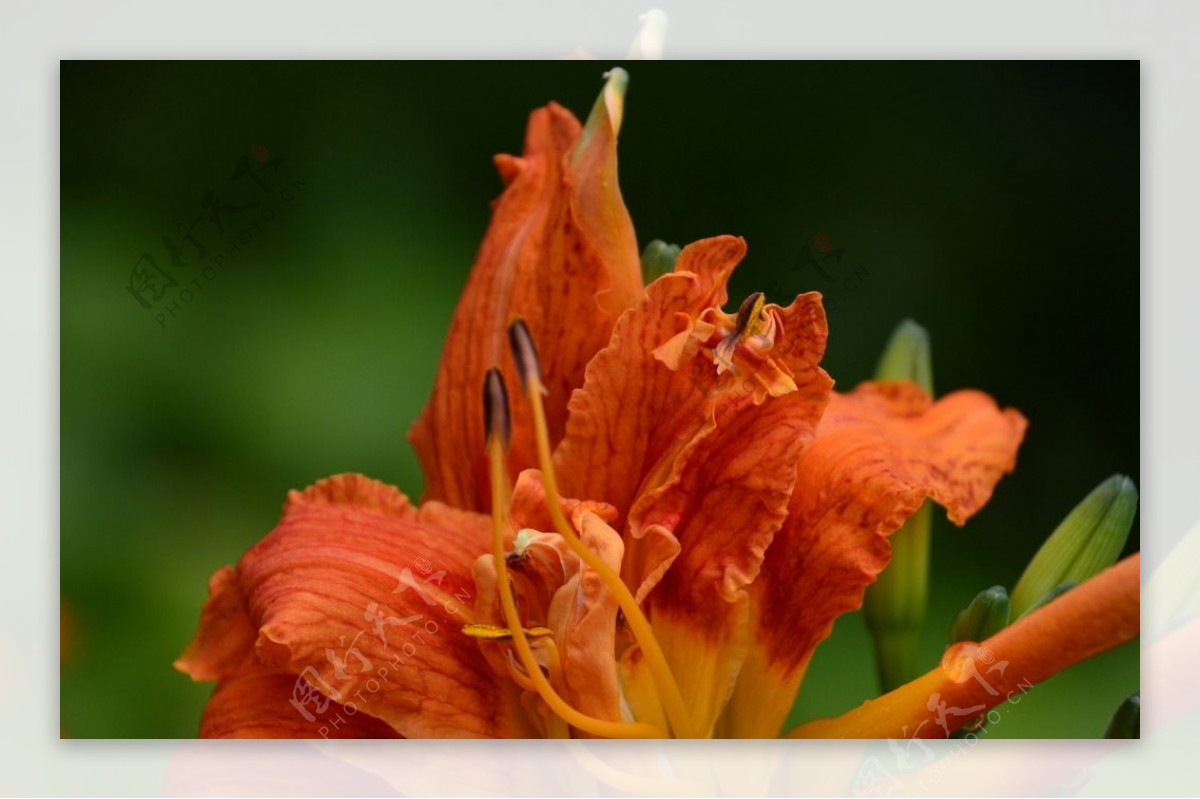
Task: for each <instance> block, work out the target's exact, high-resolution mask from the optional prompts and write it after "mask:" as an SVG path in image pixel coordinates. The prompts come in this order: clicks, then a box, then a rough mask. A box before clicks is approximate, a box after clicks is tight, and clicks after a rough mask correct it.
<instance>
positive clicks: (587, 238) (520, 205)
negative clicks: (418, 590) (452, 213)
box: [409, 89, 642, 510]
mask: <svg viewBox="0 0 1200 799" xmlns="http://www.w3.org/2000/svg"><path fill="white" fill-rule="evenodd" d="M608 94H609V90H608V89H606V92H605V94H604V95H602V98H601V100H602V102H601V103H599V104H598V107H599V109H600V110H599V111H598V112H597V113H594V114H593V117H592V118H591V119H589V124H588V129H587V133H588V135H587V140H586V141H585V142H582V143H581V136H582V135H583V129H582V128H581V127H580V125H579V122H578V121H577V120H576V119H575V117H574V116H572V115H571V113H570V112H569V111H567V110H566V109H564V108H562V107H561V106H558V105H556V104H554V103H551V104H550V105H548V106H546V107H545V108H541V109H538V110H537V111H535V112H534V113H533V114H532V115H531V117H530V119H529V127H528V130H527V132H526V138H525V152H524V154H523V155H522V156H521V157H520V158H514V157H511V156H499V157H497V161H496V163H497V166H498V168H499V169H500V172H501V175H502V177H503V178H504V179H505V181H506V183H507V184H508V185H507V187H506V188H505V190H504V193H503V194H502V195H501V196H500V198H499V200H498V201H497V202H496V203H495V206H494V208H493V212H492V221H491V224H490V225H489V227H488V231H487V235H486V237H485V238H484V241H483V244H482V246H481V247H480V249H479V253H478V255H477V256H476V259H475V264H474V266H473V267H472V269H471V276H470V278H469V280H468V281H467V286H466V288H465V290H464V291H463V294H462V297H461V298H460V300H459V303H458V307H457V309H456V310H455V312H454V319H453V322H452V323H451V326H450V332H449V334H448V336H447V339H446V345H445V348H444V349H443V351H442V357H441V362H440V366H439V368H438V373H437V378H436V381H435V383H434V389H433V394H432V396H431V397H430V399H429V403H428V404H427V405H426V407H425V410H424V412H423V413H422V415H421V417H420V419H419V420H418V421H417V423H416V424H415V425H414V426H413V428H412V430H411V431H410V433H409V438H410V440H411V441H412V444H413V446H414V447H415V449H416V451H417V455H418V457H419V458H420V461H421V465H422V468H423V469H424V471H425V475H426V488H425V499H427V500H430V499H432V500H440V501H443V502H446V503H448V504H450V505H453V506H455V507H460V508H466V509H472V510H485V509H486V508H488V507H489V502H490V497H489V492H490V488H489V482H488V467H487V458H486V457H485V453H484V447H483V441H484V430H483V416H482V409H481V401H480V397H479V391H480V386H482V385H483V377H484V373H485V372H486V371H487V369H489V368H490V367H492V366H500V367H501V368H502V370H503V373H504V377H505V379H506V381H507V382H508V384H509V385H510V386H516V385H517V384H518V382H517V374H516V371H515V368H514V365H513V363H512V359H511V357H509V356H508V355H507V352H508V343H507V327H508V323H509V319H510V317H511V316H513V315H514V314H517V315H520V316H523V317H524V318H525V321H526V323H527V324H528V325H529V330H530V332H531V333H532V334H533V336H534V339H535V340H536V342H537V343H538V346H539V351H540V356H541V361H542V371H543V380H544V382H545V384H546V386H547V387H548V388H549V390H550V394H549V396H548V397H547V398H546V417H547V422H548V424H549V428H550V435H551V438H552V439H553V440H554V441H557V440H558V439H560V438H561V437H562V435H563V430H564V427H565V425H566V415H567V411H566V408H567V400H568V398H569V397H570V395H571V392H572V391H573V390H574V389H576V388H578V387H579V386H580V385H582V384H583V376H584V367H585V366H586V365H587V362H588V360H590V359H591V357H592V355H594V354H595V353H596V352H597V351H598V350H599V349H600V348H601V347H603V346H604V345H605V344H606V343H607V342H608V337H609V334H610V332H611V331H612V328H613V324H614V323H615V322H616V319H617V317H618V316H619V315H620V313H621V312H622V311H623V310H624V309H625V308H627V307H629V306H630V305H632V304H633V303H634V302H636V301H637V299H638V298H639V297H640V296H641V291H642V282H641V268H640V264H639V256H638V250H637V241H636V238H635V236H634V233H633V225H632V222H631V221H630V219H629V214H628V212H627V211H626V210H625V205H624V203H623V201H622V199H621V193H620V189H619V188H618V185H617V177H616V138H617V129H618V126H619V119H614V118H613V116H612V114H611V113H610V105H611V103H609V102H608V100H609V99H611V98H607V95H608ZM513 410H514V417H513V440H512V446H511V449H510V454H509V468H510V471H511V472H512V473H513V474H515V473H517V472H519V471H521V470H522V469H525V468H527V467H529V466H533V465H536V455H535V449H534V440H533V432H532V426H531V421H530V415H529V409H528V407H527V406H526V405H525V404H524V403H516V404H515V406H514V408H513Z"/></svg>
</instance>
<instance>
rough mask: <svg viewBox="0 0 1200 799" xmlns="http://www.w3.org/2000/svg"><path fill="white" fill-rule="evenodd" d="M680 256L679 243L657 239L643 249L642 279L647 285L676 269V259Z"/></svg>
mask: <svg viewBox="0 0 1200 799" xmlns="http://www.w3.org/2000/svg"><path fill="white" fill-rule="evenodd" d="M678 257H679V245H678V244H667V243H666V242H665V241H661V240H659V239H655V240H654V241H652V242H650V243H649V244H647V245H646V249H644V250H642V280H643V281H645V283H646V284H647V285H649V284H650V283H653V282H654V281H655V279H657V278H658V277H660V276H662V275H665V274H667V273H668V272H673V271H675V259H676V258H678Z"/></svg>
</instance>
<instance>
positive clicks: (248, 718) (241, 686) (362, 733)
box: [200, 672, 401, 739]
mask: <svg viewBox="0 0 1200 799" xmlns="http://www.w3.org/2000/svg"><path fill="white" fill-rule="evenodd" d="M307 686H308V684H307V683H306V682H304V678H303V677H296V676H294V675H291V674H272V673H269V672H250V673H246V674H240V675H238V676H235V677H230V678H229V679H227V680H225V681H223V682H222V683H221V684H220V685H218V686H217V690H216V691H214V692H213V695H212V698H211V699H210V700H209V701H208V705H207V706H205V708H204V717H203V718H202V719H201V721H200V737H201V738H327V739H334V738H400V737H401V736H400V735H399V734H397V733H396V731H395V730H393V729H392V728H391V727H389V726H388V725H387V724H385V723H383V722H382V721H380V720H379V719H377V718H373V717H371V716H369V715H367V714H366V713H365V712H362V711H361V710H359V708H358V707H356V706H355V705H354V704H353V703H351V704H347V705H341V704H338V703H336V702H333V701H331V700H321V701H320V702H319V703H317V704H312V703H309V702H308V701H305V702H303V703H301V704H300V708H297V707H296V706H295V705H293V704H292V702H293V701H294V700H297V697H305V696H306V695H307V694H308V693H309V689H308V687H307ZM322 703H323V704H322ZM301 708H303V710H301ZM318 708H321V709H322V711H323V712H321V713H320V714H319V715H318V714H316V713H315V712H314V711H316V710H317V709H318Z"/></svg>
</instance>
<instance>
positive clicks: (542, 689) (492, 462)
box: [484, 368, 666, 738]
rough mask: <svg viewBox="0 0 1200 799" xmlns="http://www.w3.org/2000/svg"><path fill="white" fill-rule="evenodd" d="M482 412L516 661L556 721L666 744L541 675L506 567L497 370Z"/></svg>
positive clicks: (500, 580) (500, 582)
mask: <svg viewBox="0 0 1200 799" xmlns="http://www.w3.org/2000/svg"><path fill="white" fill-rule="evenodd" d="M484 397H485V399H484V408H485V413H486V420H485V424H486V425H487V451H488V461H489V466H490V473H491V481H492V559H493V561H494V563H495V568H496V587H497V591H498V592H499V594H500V607H501V609H502V611H503V613H504V621H505V624H507V625H508V631H509V632H510V633H511V635H512V644H513V648H514V649H515V650H516V653H517V659H518V660H519V661H520V663H521V667H522V668H523V669H524V670H525V675H526V676H527V677H528V678H529V681H530V683H531V684H532V686H533V688H534V689H535V690H536V691H537V694H538V696H540V697H541V699H542V701H543V702H545V703H546V706H547V707H549V708H550V710H551V711H553V712H554V713H555V714H556V715H557V716H558V717H560V718H561V719H562V720H563V721H565V722H566V723H567V724H569V725H571V726H572V727H574V728H576V729H578V730H580V731H582V732H585V733H588V734H589V735H596V736H600V737H602V738H664V737H666V735H665V733H664V731H663V730H662V729H660V728H659V727H657V726H655V725H653V724H643V723H636V722H635V723H626V722H620V721H608V720H606V719H598V718H595V717H594V716H589V715H587V714H585V713H582V712H580V711H579V710H577V709H576V708H574V707H572V706H571V705H570V704H569V703H568V702H567V701H566V700H565V699H563V698H562V697H561V696H559V694H558V692H557V691H555V690H554V686H552V685H551V684H550V681H549V680H547V679H546V675H544V674H543V673H542V667H541V666H540V665H539V664H538V662H537V658H536V657H535V656H534V654H533V649H532V647H530V645H529V636H528V634H527V633H526V631H525V628H524V627H523V626H522V625H521V618H520V614H519V613H518V612H517V604H516V600H515V599H514V598H513V594H512V589H511V584H510V582H509V575H508V562H507V557H506V555H505V552H504V531H505V528H506V521H505V508H506V506H507V502H506V501H505V497H507V495H508V491H509V487H508V478H507V475H506V469H505V463H504V451H505V438H506V431H507V430H508V429H509V423H508V420H509V419H510V418H511V417H510V415H509V411H508V390H507V389H506V388H505V387H504V379H503V378H502V377H501V376H500V372H499V370H498V369H495V368H492V369H490V370H488V373H487V377H486V378H485V383H484Z"/></svg>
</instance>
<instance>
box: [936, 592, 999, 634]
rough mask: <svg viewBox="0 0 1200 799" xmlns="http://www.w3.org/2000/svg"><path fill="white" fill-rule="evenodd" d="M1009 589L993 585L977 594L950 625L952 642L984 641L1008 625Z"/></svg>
mask: <svg viewBox="0 0 1200 799" xmlns="http://www.w3.org/2000/svg"><path fill="white" fill-rule="evenodd" d="M1008 618H1009V604H1008V591H1007V590H1005V588H1004V586H1002V585H993V586H992V587H991V588H985V589H984V590H982V591H980V592H979V593H978V594H976V595H975V598H974V599H972V600H971V604H969V605H967V606H966V607H965V608H963V609H962V610H960V611H959V612H958V615H957V616H955V617H954V623H953V624H951V625H950V643H952V644H956V643H958V642H959V641H982V640H984V639H986V638H991V637H992V636H993V635H995V634H996V633H998V632H1000V631H1001V630H1003V629H1004V628H1005V627H1007V626H1008Z"/></svg>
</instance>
